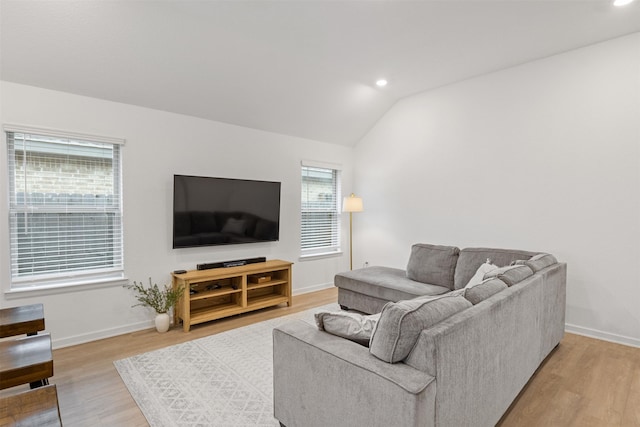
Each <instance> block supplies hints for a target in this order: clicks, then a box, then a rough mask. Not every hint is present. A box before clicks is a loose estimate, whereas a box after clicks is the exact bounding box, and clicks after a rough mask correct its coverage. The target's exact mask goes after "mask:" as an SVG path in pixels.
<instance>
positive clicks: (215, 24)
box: [0, 0, 640, 145]
mask: <svg viewBox="0 0 640 427" xmlns="http://www.w3.org/2000/svg"><path fill="white" fill-rule="evenodd" d="M637 31H640V2H639V1H636V2H635V3H632V4H630V5H628V6H626V7H621V8H617V7H614V6H613V5H612V2H611V1H610V0H606V1H605V0H602V1H599V0H596V1H593V0H591V1H580V0H556V1H554V0H534V1H525V0H510V1H488V0H471V1H463V0H448V1H392V0H389V1H327V0H325V1H312V0H311V1H304V0H298V1H270V0H262V1H189V0H182V1H181V0H174V1H132V0H127V1H113V0H102V1H70V0H69V1H51V0H46V1H41V0H31V1H25V0H2V1H1V3H0V37H1V39H0V55H1V56H0V60H1V68H0V78H1V79H2V80H5V81H10V82H16V83H22V84H26V85H32V86H38V87H43V88H48V89H54V90H60V91H64V92H70V93H75V94H80V95H86V96H90V97H95V98H101V99H106V100H111V101H117V102H123V103H128V104H134V105H139V106H144V107H149V108H154V109H159V110H165V111H170V112H175V113H181V114H187V115H191V116H195V117H201V118H205V119H211V120H216V121H221V122H227V123H232V124H236V125H240V126H245V127H251V128H256V129H262V130H266V131H271V132H277V133H281V134H287V135H293V136H298V137H302V138H309V139H314V140H319V141H325V142H331V143H339V144H345V145H351V144H354V143H355V142H356V141H357V140H358V139H359V138H361V137H362V136H363V135H364V134H365V133H366V132H367V131H368V130H369V129H370V128H371V127H372V126H373V125H374V124H375V122H376V121H377V120H378V119H379V118H380V117H381V116H382V115H383V114H384V113H385V112H386V111H387V110H388V109H389V108H390V107H391V106H392V105H393V104H394V103H395V102H396V101H398V100H399V99H401V98H403V97H406V96H408V95H411V94H414V93H418V92H422V91H425V90H429V89H433V88H437V87H440V86H443V85H447V84H450V83H453V82H457V81H460V80H464V79H467V78H470V77H473V76H477V75H481V74H484V73H488V72H491V71H495V70H498V69H502V68H506V67H511V66H514V65H518V64H521V63H524V62H527V61H531V60H535V59H538V58H543V57H546V56H550V55H554V54H557V53H561V52H564V51H567V50H570V49H574V48H578V47H582V46H586V45H589V44H593V43H597V42H600V41H604V40H608V39H611V38H615V37H618V36H622V35H626V34H630V33H633V32H637ZM380 77H385V78H386V79H387V80H388V81H389V84H388V85H387V86H386V87H384V88H378V87H377V86H376V85H375V81H376V80H377V79H378V78H380Z"/></svg>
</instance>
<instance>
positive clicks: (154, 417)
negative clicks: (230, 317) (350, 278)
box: [113, 304, 339, 427]
mask: <svg viewBox="0 0 640 427" xmlns="http://www.w3.org/2000/svg"><path fill="white" fill-rule="evenodd" d="M320 309H327V310H339V307H338V304H329V305H326V306H323V307H317V308H314V309H310V310H307V311H303V312H300V313H295V314H291V315H288V316H283V317H278V318H276V319H271V320H266V321H264V322H260V323H256V324H253V325H250V326H245V327H242V328H238V329H233V330H230V331H227V332H222V333H219V334H216V335H211V336H208V337H205V338H200V339H197V340H193V341H189V342H186V343H183V344H178V345H174V346H170V347H166V348H162V349H160V350H155V351H151V352H149V353H144V354H140V355H138V356H133V357H129V358H127V359H122V360H117V361H115V362H113V363H114V365H115V367H116V369H117V370H118V373H119V374H120V376H121V377H122V380H123V381H124V383H125V385H126V386H127V388H128V389H129V392H130V393H131V396H133V398H134V399H135V401H136V403H137V404H138V407H140V410H141V411H142V413H143V414H144V416H145V417H146V418H147V421H148V422H149V425H151V426H152V427H169V426H216V427H224V426H229V427H238V426H269V427H273V426H278V425H279V424H278V422H277V421H276V420H275V419H274V418H273V360H272V356H273V347H272V336H271V333H272V330H273V329H274V328H275V327H276V326H278V325H281V324H283V323H285V322H288V321H290V320H293V319H300V320H303V321H305V322H308V323H310V324H312V325H315V322H314V318H313V314H314V313H315V312H316V311H318V310H320Z"/></svg>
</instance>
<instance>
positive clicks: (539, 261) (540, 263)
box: [524, 254, 558, 273]
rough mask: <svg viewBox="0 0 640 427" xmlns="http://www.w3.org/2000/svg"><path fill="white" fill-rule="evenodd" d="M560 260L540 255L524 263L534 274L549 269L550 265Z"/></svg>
mask: <svg viewBox="0 0 640 427" xmlns="http://www.w3.org/2000/svg"><path fill="white" fill-rule="evenodd" d="M557 262H558V260H557V259H556V257H554V256H553V255H551V254H538V255H534V256H532V257H531V258H529V259H528V260H525V261H524V265H526V266H527V267H529V268H530V269H532V270H533V272H534V273H537V272H538V271H540V270H542V269H543V268H547V267H549V266H550V265H553V264H556V263H557Z"/></svg>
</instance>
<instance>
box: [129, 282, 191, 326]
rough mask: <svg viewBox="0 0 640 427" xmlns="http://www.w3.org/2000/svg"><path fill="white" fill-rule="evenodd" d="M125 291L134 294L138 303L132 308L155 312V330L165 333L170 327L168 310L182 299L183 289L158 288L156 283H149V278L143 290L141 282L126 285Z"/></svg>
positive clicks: (169, 286)
mask: <svg viewBox="0 0 640 427" xmlns="http://www.w3.org/2000/svg"><path fill="white" fill-rule="evenodd" d="M125 287H126V288H127V289H133V290H134V291H135V292H136V299H137V300H138V303H137V304H135V305H133V306H132V307H137V306H143V307H151V308H153V309H154V310H155V311H156V319H155V321H156V329H157V330H158V332H167V331H168V330H169V325H170V321H171V319H170V317H169V313H168V312H169V310H170V309H171V308H173V307H174V306H175V305H176V303H177V302H178V301H179V300H180V297H182V293H183V291H184V287H183V286H180V287H178V288H175V289H174V288H173V287H172V286H171V285H164V286H163V288H160V287H159V286H158V284H157V283H155V284H154V283H152V282H151V277H149V287H148V288H145V287H144V285H143V284H142V282H140V283H138V282H135V281H134V282H133V285H126V286H125Z"/></svg>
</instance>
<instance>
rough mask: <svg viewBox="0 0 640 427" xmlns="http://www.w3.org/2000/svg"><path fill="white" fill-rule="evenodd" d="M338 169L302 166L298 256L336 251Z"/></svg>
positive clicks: (337, 234)
mask: <svg viewBox="0 0 640 427" xmlns="http://www.w3.org/2000/svg"><path fill="white" fill-rule="evenodd" d="M339 200H341V199H340V171H339V170H338V169H333V168H327V167H318V166H313V165H308V164H306V163H305V164H303V166H302V221H301V254H302V256H303V257H304V256H313V255H324V254H331V253H338V252H340V227H339V225H340V210H339V206H338V202H339Z"/></svg>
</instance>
